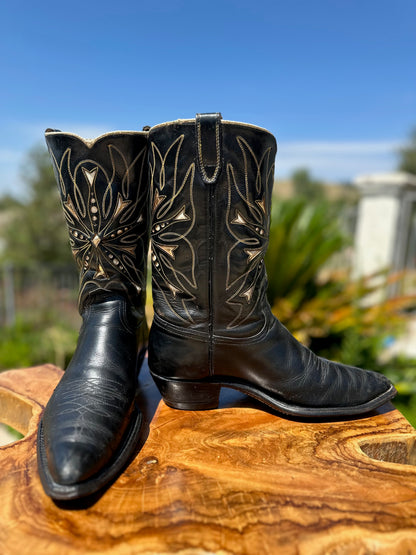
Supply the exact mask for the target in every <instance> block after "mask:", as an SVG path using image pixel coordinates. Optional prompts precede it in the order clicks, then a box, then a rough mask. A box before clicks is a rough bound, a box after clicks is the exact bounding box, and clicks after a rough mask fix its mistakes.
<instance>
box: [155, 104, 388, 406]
mask: <svg viewBox="0 0 416 555" xmlns="http://www.w3.org/2000/svg"><path fill="white" fill-rule="evenodd" d="M275 153H276V141H275V139H274V137H273V136H272V135H271V134H270V133H269V132H267V131H266V130H264V129H261V128H258V127H255V126H252V125H246V124H243V123H236V122H230V121H221V116H220V115H219V114H203V115H198V116H197V118H196V120H178V121H173V122H170V123H165V124H161V125H157V126H155V127H153V128H152V129H151V130H150V133H149V160H150V161H149V165H150V168H149V169H150V176H151V184H152V191H153V192H152V195H153V216H152V261H153V300H154V308H155V317H154V323H153V326H152V328H151V331H150V338H149V365H150V369H151V372H152V375H153V377H154V379H155V381H156V383H157V385H158V387H159V389H160V391H161V393H162V395H163V398H164V400H165V402H166V403H167V404H168V405H170V406H172V407H174V408H178V409H191V410H198V409H210V408H215V407H216V406H217V405H218V397H219V393H220V389H221V387H222V386H225V387H231V388H234V389H238V390H240V391H243V392H244V393H247V394H248V395H251V396H253V397H255V398H256V399H259V400H260V401H263V402H264V403H266V404H267V405H269V406H271V407H273V408H274V409H277V410H279V411H282V412H284V413H287V414H291V415H296V416H310V417H316V416H341V415H352V414H359V413H363V412H366V411H370V410H371V409H373V408H375V407H377V406H379V405H381V404H383V403H385V402H386V401H387V400H389V399H391V398H392V397H393V396H394V394H395V389H394V387H393V386H392V385H391V383H390V382H389V381H388V380H387V379H386V378H385V377H384V376H382V375H380V374H376V373H374V372H371V371H366V370H361V369H359V368H355V367H351V366H345V365H343V364H338V363H335V362H330V361H328V360H325V359H322V358H320V357H318V356H316V355H315V354H313V353H312V352H311V351H310V350H309V349H307V348H306V347H304V346H303V345H301V344H300V343H298V341H297V340H296V339H295V338H294V337H293V336H292V335H291V334H290V333H289V332H288V331H287V329H286V328H285V327H284V326H283V325H282V324H281V323H280V322H279V321H278V320H277V319H276V318H275V317H274V316H273V315H272V313H271V310H270V306H269V304H268V302H267V300H266V289H267V277H266V271H265V268H264V263H263V258H264V254H265V252H266V249H267V243H268V235H269V224H270V204H271V194H272V187H273V179H274V158H275ZM282 264H284V260H282Z"/></svg>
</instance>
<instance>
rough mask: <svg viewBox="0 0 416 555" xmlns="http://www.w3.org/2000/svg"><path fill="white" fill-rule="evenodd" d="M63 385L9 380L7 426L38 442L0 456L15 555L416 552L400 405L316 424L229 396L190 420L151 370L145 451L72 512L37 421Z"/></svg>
mask: <svg viewBox="0 0 416 555" xmlns="http://www.w3.org/2000/svg"><path fill="white" fill-rule="evenodd" d="M61 374H62V372H61V370H59V369H58V368H56V367H54V366H51V365H45V366H42V367H36V368H29V369H25V370H14V371H9V372H5V373H3V374H0V421H3V422H5V423H6V424H9V425H11V426H13V427H14V428H16V429H17V430H19V431H21V432H22V433H23V434H24V435H25V437H24V438H23V439H22V440H19V441H17V442H15V443H12V444H9V445H6V446H3V447H1V448H0V469H1V473H0V487H1V501H2V502H1V506H0V518H1V522H2V526H1V528H0V552H1V553H2V555H9V554H13V555H15V554H19V555H20V554H25V553H30V554H31V555H32V554H37V553H59V554H60V555H63V554H75V553H106V554H108V553H116V554H117V555H127V554H150V553H158V554H163V553H183V554H203V553H220V554H221V553H224V554H225V553H238V554H240V553H241V554H243V553H247V554H257V553H267V554H269V553H277V554H279V555H280V554H286V553H287V554H295V553H296V554H298V553H300V554H305V555H314V554H324V553H325V554H328V553H330V554H334V555H335V554H343V555H344V554H351V555H353V554H354V555H356V554H358V553H363V554H364V553H365V554H371V553H374V554H377V555H379V554H386V555H387V554H388V555H391V554H393V553H394V554H395V555H400V554H401V553H403V554H404V553H406V554H407V553H416V528H415V525H416V467H415V466H414V465H415V464H416V448H415V438H416V432H415V430H414V429H413V428H412V427H411V426H410V424H409V423H408V422H407V421H406V420H405V419H404V418H403V416H402V415H401V414H400V413H399V412H398V411H396V410H395V409H394V407H393V406H392V405H386V406H384V407H382V408H381V409H380V410H379V411H377V412H374V413H371V414H370V415H365V416H364V417H362V418H354V419H349V420H344V421H331V420H326V421H322V420H321V421H310V420H308V421H306V420H297V419H293V418H292V419H289V418H283V417H281V416H279V415H278V414H277V413H275V412H273V411H271V410H264V406H263V405H260V404H257V403H256V402H254V401H252V400H250V399H248V398H247V397H245V396H244V395H242V394H240V393H237V392H233V391H230V390H229V391H224V392H223V393H222V395H221V404H220V407H219V409H217V410H213V411H207V412H196V411H191V412H185V411H178V410H174V409H170V408H169V407H167V406H166V405H165V404H164V403H163V402H160V396H159V394H158V392H157V390H156V388H155V386H154V385H153V382H152V380H151V378H150V376H149V373H148V369H147V368H144V369H143V371H142V373H141V378H140V382H141V386H142V399H141V406H142V409H143V412H144V413H145V417H146V419H147V422H148V429H147V432H146V430H145V437H144V438H143V439H144V440H145V441H144V444H143V446H142V448H141V450H140V451H139V452H138V454H137V456H136V458H135V460H134V461H133V462H132V463H131V464H130V466H129V467H128V468H127V469H126V471H125V472H124V474H123V475H122V476H120V478H119V479H118V480H117V481H116V482H115V483H114V484H113V485H112V486H111V487H110V488H109V489H108V490H107V491H105V492H104V493H103V495H102V496H100V497H97V499H95V500H94V501H95V502H94V503H93V504H92V503H91V502H90V503H78V504H73V505H72V506H66V507H65V508H63V506H62V505H61V506H57V505H56V504H55V503H54V502H53V501H52V500H51V499H49V498H48V497H47V496H46V495H45V494H44V492H43V490H42V487H41V484H40V481H39V478H38V475H37V469H36V431H37V425H38V421H39V418H40V415H41V412H42V410H43V407H44V406H45V404H46V402H47V400H48V398H49V396H50V395H51V393H52V390H53V388H54V387H55V385H56V383H57V382H58V380H59V378H60V376H61ZM146 436H147V437H146ZM74 509H76V510H74Z"/></svg>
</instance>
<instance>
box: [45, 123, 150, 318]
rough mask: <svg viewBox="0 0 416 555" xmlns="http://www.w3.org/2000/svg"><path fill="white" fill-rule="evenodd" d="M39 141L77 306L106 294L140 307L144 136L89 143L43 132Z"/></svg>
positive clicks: (145, 216) (145, 226) (145, 219)
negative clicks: (64, 232) (59, 210)
mask: <svg viewBox="0 0 416 555" xmlns="http://www.w3.org/2000/svg"><path fill="white" fill-rule="evenodd" d="M45 138H46V143H47V145H48V148H49V152H50V154H51V157H52V161H53V167H54V172H55V176H56V180H57V183H58V187H59V192H60V195H61V200H62V207H63V210H64V214H65V218H66V221H67V225H68V231H69V240H70V245H71V249H72V253H73V255H74V258H75V260H76V262H77V264H78V267H79V269H80V298H79V307H80V312H81V313H82V310H83V307H84V305H85V303H87V302H91V295H92V294H94V298H97V296H100V295H101V297H103V296H104V298H105V297H106V296H107V295H108V292H110V293H114V292H120V293H123V294H124V295H126V294H127V295H128V297H129V298H130V300H131V302H132V303H133V305H135V306H142V305H143V302H144V299H145V296H144V291H145V287H146V262H147V248H148V240H149V238H148V233H149V231H148V230H149V202H148V195H149V189H148V185H147V177H148V175H147V133H144V132H139V131H137V132H133V131H132V132H113V133H107V134H105V135H102V136H101V137H98V138H97V139H96V140H95V141H88V140H85V139H82V138H81V137H79V136H78V135H74V134H72V133H63V132H61V131H54V130H47V132H46V134H45Z"/></svg>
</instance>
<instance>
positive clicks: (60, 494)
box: [37, 406, 143, 501]
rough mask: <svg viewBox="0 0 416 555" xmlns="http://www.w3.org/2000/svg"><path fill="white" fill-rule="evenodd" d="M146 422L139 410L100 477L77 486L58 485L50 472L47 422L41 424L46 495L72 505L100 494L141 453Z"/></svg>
mask: <svg viewBox="0 0 416 555" xmlns="http://www.w3.org/2000/svg"><path fill="white" fill-rule="evenodd" d="M142 422H143V416H142V414H141V412H140V410H139V409H138V407H137V406H136V407H135V409H134V411H133V414H132V416H131V420H130V423H129V426H128V428H127V430H126V433H125V434H124V438H123V440H122V443H121V444H120V446H119V448H118V449H117V451H116V453H115V455H114V456H113V457H112V458H111V460H110V461H109V462H108V463H107V465H106V466H105V467H104V468H103V469H102V470H101V471H100V472H99V473H98V474H95V475H94V476H92V477H91V478H90V479H88V480H85V481H83V482H79V483H76V484H71V485H63V484H59V483H58V482H55V480H54V479H53V478H52V475H51V474H50V472H49V468H48V461H47V457H46V451H45V445H44V437H43V421H42V420H41V421H40V423H39V428H38V440H37V458H38V472H39V476H40V480H41V482H42V486H43V488H44V490H45V493H46V494H47V495H48V496H49V497H51V498H52V499H56V500H58V501H70V500H74V499H78V498H83V497H88V496H90V495H92V494H94V493H97V492H98V491H100V490H101V489H103V488H104V487H105V486H107V485H110V483H111V482H112V481H113V480H114V479H115V478H117V477H118V476H119V474H121V472H122V471H123V469H124V468H125V467H126V466H127V463H128V462H129V461H130V460H131V458H132V457H133V455H134V453H135V451H136V450H137V447H138V444H139V440H140V436H141V430H142Z"/></svg>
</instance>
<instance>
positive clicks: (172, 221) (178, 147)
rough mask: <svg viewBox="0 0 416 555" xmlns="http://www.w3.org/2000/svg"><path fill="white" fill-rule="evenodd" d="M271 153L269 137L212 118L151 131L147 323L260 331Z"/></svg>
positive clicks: (239, 333) (207, 329)
mask: <svg viewBox="0 0 416 555" xmlns="http://www.w3.org/2000/svg"><path fill="white" fill-rule="evenodd" d="M275 154H276V141H275V139H274V137H273V136H272V135H271V134H270V133H269V132H268V131H266V130H264V129H261V128H259V127H255V126H251V125H247V124H243V123H237V122H229V121H222V120H221V116H220V115H219V114H204V115H198V116H197V118H196V119H195V120H178V121H174V122H169V123H166V124H161V125H158V126H156V127H154V128H152V129H151V130H150V133H149V172H150V182H151V187H152V199H153V200H152V250H151V256H152V265H153V272H152V273H153V279H152V281H153V300H154V307H155V313H156V318H160V319H162V320H163V321H165V322H167V323H170V324H173V325H176V326H180V327H182V328H183V327H186V328H189V329H192V331H193V332H195V333H201V334H202V335H204V334H209V335H212V336H213V335H232V336H242V337H244V336H246V335H247V334H249V335H252V334H255V333H257V331H259V329H261V327H262V326H263V325H264V321H265V317H264V316H263V312H264V309H265V308H264V302H263V301H264V297H265V292H266V289H267V278H266V272H265V268H264V263H263V257H264V254H265V251H266V249H267V243H268V234H269V225H270V204H271V194H272V188H273V179H274V158H275Z"/></svg>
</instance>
